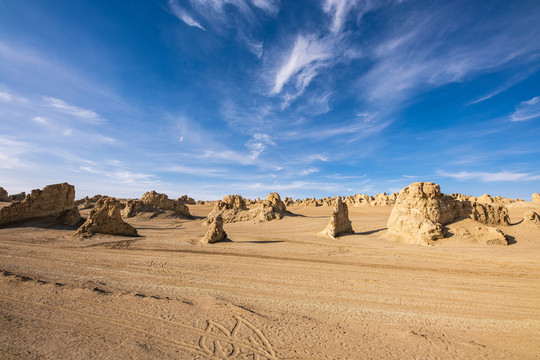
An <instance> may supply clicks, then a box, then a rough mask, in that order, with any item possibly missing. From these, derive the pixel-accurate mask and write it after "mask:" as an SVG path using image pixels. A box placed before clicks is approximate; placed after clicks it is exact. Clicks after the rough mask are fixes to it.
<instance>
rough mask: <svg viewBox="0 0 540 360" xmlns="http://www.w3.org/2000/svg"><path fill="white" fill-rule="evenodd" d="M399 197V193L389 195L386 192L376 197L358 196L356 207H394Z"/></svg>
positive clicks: (355, 197)
mask: <svg viewBox="0 0 540 360" xmlns="http://www.w3.org/2000/svg"><path fill="white" fill-rule="evenodd" d="M397 197H398V194H397V193H392V194H387V193H385V192H383V193H381V194H376V195H375V196H370V195H366V194H356V195H354V206H358V207H359V206H393V205H394V204H395V202H396V199H397Z"/></svg>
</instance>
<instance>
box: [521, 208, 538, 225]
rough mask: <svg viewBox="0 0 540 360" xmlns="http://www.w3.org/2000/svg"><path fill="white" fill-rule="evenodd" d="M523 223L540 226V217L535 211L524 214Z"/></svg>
mask: <svg viewBox="0 0 540 360" xmlns="http://www.w3.org/2000/svg"><path fill="white" fill-rule="evenodd" d="M523 223H524V224H530V225H540V216H539V215H538V214H537V213H535V212H534V211H527V212H526V213H525V214H523Z"/></svg>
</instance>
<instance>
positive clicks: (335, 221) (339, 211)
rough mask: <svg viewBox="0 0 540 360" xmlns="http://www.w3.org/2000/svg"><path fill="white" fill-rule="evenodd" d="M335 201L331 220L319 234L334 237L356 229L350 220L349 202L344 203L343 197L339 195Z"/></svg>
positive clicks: (350, 232)
mask: <svg viewBox="0 0 540 360" xmlns="http://www.w3.org/2000/svg"><path fill="white" fill-rule="evenodd" d="M334 203H335V206H334V210H333V211H332V215H330V222H329V223H328V225H327V226H326V228H325V229H324V230H323V231H321V232H320V233H319V235H321V236H325V237H328V238H330V239H334V238H336V237H339V236H341V235H345V234H353V233H354V231H353V228H352V224H351V221H350V220H349V209H348V208H347V204H345V203H343V201H342V200H341V198H340V197H337V196H336V197H335V198H334Z"/></svg>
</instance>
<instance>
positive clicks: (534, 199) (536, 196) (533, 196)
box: [531, 193, 540, 202]
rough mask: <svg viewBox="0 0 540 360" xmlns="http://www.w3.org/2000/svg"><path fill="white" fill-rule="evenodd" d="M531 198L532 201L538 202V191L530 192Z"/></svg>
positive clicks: (539, 197)
mask: <svg viewBox="0 0 540 360" xmlns="http://www.w3.org/2000/svg"><path fill="white" fill-rule="evenodd" d="M531 198H532V201H533V202H540V194H539V193H534V194H532V196H531Z"/></svg>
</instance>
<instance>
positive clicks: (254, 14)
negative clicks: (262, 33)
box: [168, 0, 280, 58]
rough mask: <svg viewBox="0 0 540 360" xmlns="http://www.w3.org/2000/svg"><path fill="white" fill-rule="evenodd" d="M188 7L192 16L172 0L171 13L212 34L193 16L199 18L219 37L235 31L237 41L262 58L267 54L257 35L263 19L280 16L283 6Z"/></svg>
mask: <svg viewBox="0 0 540 360" xmlns="http://www.w3.org/2000/svg"><path fill="white" fill-rule="evenodd" d="M188 3H189V5H190V8H191V13H188V12H187V10H186V9H185V8H184V7H181V6H180V5H179V4H178V2H177V0H168V4H169V8H170V9H171V12H172V13H173V14H174V15H175V16H176V17H177V18H178V19H180V20H181V21H183V22H184V23H186V24H187V25H189V26H192V27H197V28H199V29H201V30H208V29H207V28H205V27H203V26H202V25H201V23H200V22H199V21H197V20H195V18H194V15H192V14H197V15H198V17H199V18H201V19H204V20H205V23H206V24H208V26H207V27H208V28H209V29H213V30H215V31H217V32H218V33H222V34H226V33H228V32H229V31H230V29H234V32H235V33H236V34H235V36H236V40H237V41H238V42H240V43H242V44H244V46H245V47H246V49H247V50H248V51H250V52H251V53H253V54H254V55H255V56H257V57H258V58H261V56H262V54H263V41H262V40H261V39H260V38H258V37H257V36H256V35H255V34H256V33H257V31H256V29H258V28H259V27H260V18H261V16H263V17H274V16H276V15H277V14H278V13H279V6H280V2H279V1H278V0H250V1H249V0H189V1H188Z"/></svg>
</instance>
